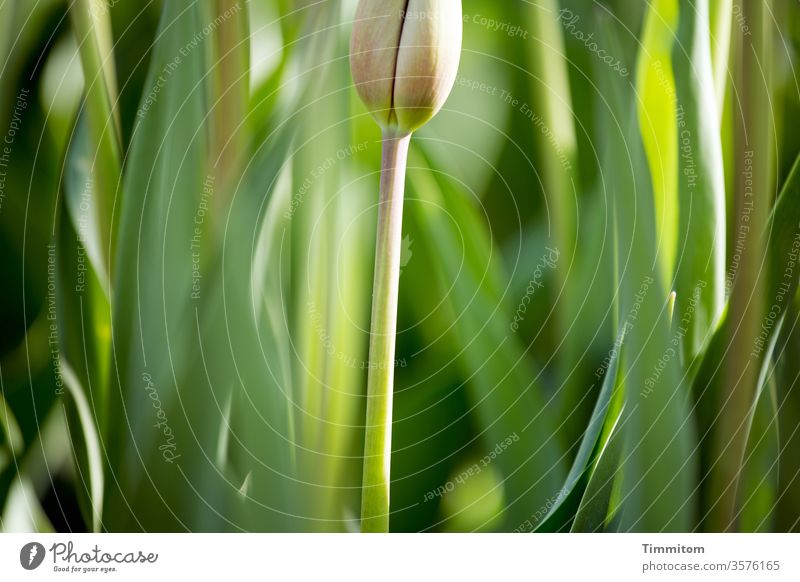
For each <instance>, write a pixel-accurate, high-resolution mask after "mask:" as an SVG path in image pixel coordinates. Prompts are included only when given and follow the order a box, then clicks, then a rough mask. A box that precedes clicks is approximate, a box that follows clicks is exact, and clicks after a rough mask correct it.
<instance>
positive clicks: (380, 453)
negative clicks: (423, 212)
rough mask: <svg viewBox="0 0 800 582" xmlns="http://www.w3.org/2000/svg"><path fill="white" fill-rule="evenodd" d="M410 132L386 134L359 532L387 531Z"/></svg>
mask: <svg viewBox="0 0 800 582" xmlns="http://www.w3.org/2000/svg"><path fill="white" fill-rule="evenodd" d="M410 141H411V134H410V133H408V134H405V135H399V136H398V135H395V134H393V133H389V132H384V134H383V148H382V149H383V157H382V161H381V192H380V206H379V209H378V232H377V246H376V250H375V279H374V283H373V288H372V320H371V324H370V340H369V375H368V379H367V421H366V434H365V437H364V479H363V484H362V488H361V531H362V532H388V531H389V482H390V465H391V454H392V395H393V388H394V349H395V332H396V330H397V295H398V285H399V282H400V254H401V253H400V251H401V245H402V239H403V237H402V228H403V192H404V189H405V174H406V161H407V158H408V145H409V142H410Z"/></svg>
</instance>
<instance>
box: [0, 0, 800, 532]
mask: <svg viewBox="0 0 800 582" xmlns="http://www.w3.org/2000/svg"><path fill="white" fill-rule="evenodd" d="M462 5H463V11H464V15H465V18H464V50H463V55H462V62H461V66H460V71H459V77H458V80H457V82H456V86H455V88H454V90H453V92H452V95H451V97H450V99H449V101H448V102H447V104H446V106H445V108H444V110H443V111H442V112H441V113H440V114H439V115H438V116H437V118H436V119H435V120H434V121H433V122H431V123H429V124H428V125H427V126H426V127H425V128H424V129H422V130H421V131H419V132H418V133H417V134H415V136H414V139H413V143H412V151H411V155H410V159H409V170H408V187H407V203H406V214H405V223H404V231H405V233H406V248H405V249H404V267H403V271H402V274H401V282H400V307H399V324H398V330H399V333H398V338H397V341H398V348H397V360H398V361H397V366H396V368H395V375H396V381H395V386H396V388H395V399H394V434H393V455H392V487H391V504H392V514H391V529H392V531H476V530H481V531H533V530H538V531H566V530H570V529H571V530H575V531H631V530H632V531H703V530H710V531H717V530H741V531H790V530H797V529H798V528H799V527H800V521H799V520H800V481H798V472H800V435H798V434H797V429H798V427H800V393H798V391H797V390H796V389H795V388H796V385H797V379H798V374H799V373H800V370H798V362H800V336H799V332H798V329H797V326H796V323H797V320H798V309H799V308H800V300H799V299H798V297H797V281H798V273H797V271H796V261H797V249H798V247H797V246H796V245H797V243H796V240H798V239H797V238H796V237H797V236H798V234H800V176H799V175H797V172H795V173H792V168H793V166H794V163H795V159H796V157H797V154H798V152H799V151H800V134H798V132H797V131H796V123H797V120H798V115H799V114H800V85H798V78H797V72H798V67H797V49H798V43H800V8H798V5H797V3H795V2H791V1H789V0H764V1H763V2H762V1H761V0H759V1H758V2H746V3H739V2H737V1H736V0H733V1H732V0H695V1H693V2H690V1H688V0H687V1H683V0H681V1H679V0H652V1H649V2H648V1H645V0H635V1H631V0H608V1H603V2H601V1H599V0H598V1H594V0H561V2H559V1H557V0H536V1H532V2H528V1H523V0H515V1H508V2H480V1H478V0H464V1H463V3H462ZM354 9H355V3H354V2H353V1H351V0H346V1H336V0H319V1H311V0H303V1H295V2H292V1H289V0H250V1H249V2H246V1H245V0H238V1H236V0H216V1H213V0H187V1H185V2H174V1H171V0H165V1H163V2H159V1H150V2H134V1H132V0H118V1H113V2H112V1H108V0H105V1H98V0H5V1H3V2H2V3H0V26H2V28H3V30H2V34H1V35H0V63H2V69H0V77H1V78H2V84H1V85H0V103H1V104H2V105H1V106H0V133H2V135H3V136H4V140H5V141H4V143H3V144H2V145H0V148H2V147H5V148H6V149H5V150H2V149H0V155H3V154H5V156H4V157H3V158H2V160H0V162H1V163H2V165H0V171H2V172H3V175H2V178H3V180H4V181H2V182H0V188H2V190H0V194H1V195H0V224H1V226H0V244H2V257H3V260H2V261H0V269H1V270H2V285H0V312H1V313H2V322H3V323H2V327H0V382H1V385H0V388H2V400H0V428H2V431H0V516H2V517H1V518H0V526H2V530H4V531H50V530H57V531H65V530H71V531H82V530H107V531H142V530H144V531H185V530H191V531H228V530H231V531H240V530H258V531H357V530H358V508H359V499H360V484H361V459H360V457H361V454H362V452H363V433H364V430H363V424H364V420H363V419H364V410H365V401H364V393H365V383H366V372H367V367H368V366H369V362H368V361H367V342H368V332H367V330H368V329H369V309H370V302H371V283H372V268H373V267H372V265H373V258H374V257H373V255H374V238H375V222H376V215H377V213H376V203H377V193H378V179H379V176H378V168H379V167H380V133H379V129H378V127H377V125H376V124H375V123H374V122H373V121H372V120H371V119H370V117H369V115H368V114H367V113H366V112H365V110H364V109H363V107H362V105H361V104H360V102H359V101H358V99H357V97H356V95H355V92H354V89H353V86H352V81H351V79H350V74H349V64H348V40H349V33H350V28H351V21H352V15H353V13H354ZM601 52H602V54H601ZM604 58H606V60H603V59H604ZM748 185H749V186H748ZM748 187H749V190H748ZM748 192H749V194H748ZM744 217H747V218H744ZM743 226H746V227H747V228H742V227H743ZM673 291H674V292H675V296H673V297H672V298H671V297H670V293H671V292H673ZM756 346H761V349H756Z"/></svg>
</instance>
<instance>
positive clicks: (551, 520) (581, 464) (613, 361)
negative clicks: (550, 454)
mask: <svg viewBox="0 0 800 582" xmlns="http://www.w3.org/2000/svg"><path fill="white" fill-rule="evenodd" d="M624 341H625V329H623V330H622V331H621V332H620V334H619V336H618V338H617V341H616V342H615V344H614V347H613V349H612V350H611V351H610V353H609V354H608V360H607V362H608V363H607V365H605V366H604V367H605V371H604V375H603V385H602V388H601V390H600V394H599V396H598V398H597V403H596V404H595V408H594V411H593V412H592V418H591V419H590V421H589V424H588V425H587V427H586V431H585V432H584V434H583V438H582V440H581V445H580V448H579V449H578V454H577V455H576V456H575V461H574V462H573V463H572V469H570V472H569V475H567V480H566V482H565V484H564V487H563V488H562V489H561V491H560V493H559V496H558V499H557V500H556V502H555V503H554V504H553V507H552V509H550V510H549V511H548V513H547V517H546V518H545V519H544V521H542V523H541V524H540V525H539V526H537V527H536V531H539V532H550V531H563V530H565V529H566V528H569V527H570V525H571V524H572V520H573V519H574V518H576V513H578V514H579V515H582V514H581V512H579V511H578V509H579V506H580V507H583V506H584V504H585V503H586V501H585V500H586V495H587V494H588V493H585V492H586V491H587V490H586V486H587V484H588V483H590V478H591V481H595V480H597V479H598V477H596V476H595V475H596V474H597V469H595V468H594V467H596V465H597V464H598V463H599V462H602V463H603V464H604V466H605V464H607V463H606V461H605V459H606V457H605V456H604V451H605V449H606V448H607V444H608V443H607V440H608V439H607V438H606V439H604V438H601V437H602V436H603V433H604V432H607V431H605V430H604V427H608V426H609V424H611V425H613V426H616V424H617V420H618V417H619V414H620V410H619V404H620V403H618V404H617V406H612V398H616V400H620V399H619V397H618V394H619V393H621V391H620V390H619V389H618V382H619V369H620V366H619V360H620V355H621V352H622V349H623V344H624ZM615 395H617V396H616V397H615ZM598 459H603V460H602V461H598ZM611 464H612V465H616V461H613V462H612V463H611ZM590 499H591V501H590V502H591V503H592V504H594V500H593V499H592V498H590ZM603 517H604V518H605V514H604V516H603ZM582 519H583V517H582ZM534 525H535V524H534ZM571 527H572V528H573V529H575V528H576V526H575V525H572V526H571ZM580 527H582V526H579V527H578V529H580Z"/></svg>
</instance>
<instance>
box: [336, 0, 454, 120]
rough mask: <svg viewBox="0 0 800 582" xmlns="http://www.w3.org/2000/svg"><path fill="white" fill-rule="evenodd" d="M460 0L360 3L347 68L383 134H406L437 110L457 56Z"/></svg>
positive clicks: (364, 0)
mask: <svg viewBox="0 0 800 582" xmlns="http://www.w3.org/2000/svg"><path fill="white" fill-rule="evenodd" d="M461 23H462V19H461V2H460V0H361V2H359V4H358V10H357V12H356V18H355V21H354V23H353V36H352V40H351V44H350V66H351V69H352V72H353V80H354V81H355V84H356V88H357V90H358V94H359V95H360V96H361V99H362V100H363V101H364V103H365V104H366V106H367V108H368V109H369V110H370V112H371V113H372V115H373V116H374V117H375V119H376V120H377V122H378V124H379V125H380V126H381V128H383V129H384V131H389V132H394V133H397V134H400V135H402V134H405V133H410V132H412V131H414V130H415V129H417V128H419V127H420V126H422V125H424V124H425V123H427V122H428V121H429V120H430V119H431V118H432V117H433V116H434V115H436V113H437V112H438V111H439V109H441V107H442V105H444V102H445V101H446V100H447V96H448V95H449V94H450V90H451V89H452V88H453V83H454V82H455V79H456V72H457V71H458V62H459V59H460V55H461Z"/></svg>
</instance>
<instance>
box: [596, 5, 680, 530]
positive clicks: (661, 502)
mask: <svg viewBox="0 0 800 582" xmlns="http://www.w3.org/2000/svg"><path fill="white" fill-rule="evenodd" d="M599 26H600V28H601V30H602V31H603V35H602V37H601V38H602V41H603V43H605V45H606V46H608V47H609V48H608V50H609V51H610V52H614V53H615V54H620V50H621V49H620V48H619V46H618V44H617V43H616V41H615V36H614V35H613V30H614V28H613V25H612V24H611V22H610V21H609V20H608V19H601V21H600V22H599ZM596 66H597V67H598V69H599V70H598V75H599V77H600V78H601V79H602V82H601V85H600V86H601V89H602V94H603V95H604V97H605V99H606V107H607V108H608V110H607V112H606V114H605V115H604V116H603V117H602V119H603V125H602V127H603V135H604V137H605V141H604V147H603V151H604V152H605V157H604V160H603V175H604V179H605V184H606V187H607V189H608V195H609V196H610V197H611V199H612V200H613V205H614V212H615V228H616V233H617V269H618V273H619V275H618V277H619V311H618V313H619V317H620V323H619V325H620V327H621V328H624V327H628V331H627V333H626V336H627V348H626V353H625V361H624V367H623V370H622V375H623V380H622V382H623V384H624V386H625V406H624V415H623V418H622V422H621V426H622V427H624V433H625V451H626V455H625V457H624V459H623V462H622V474H623V479H622V485H621V490H620V495H621V504H622V508H621V514H620V522H619V526H620V528H621V529H622V530H623V531H687V530H688V529H691V527H692V525H693V519H694V518H693V515H694V494H693V491H694V489H695V484H696V466H695V465H696V459H695V456H694V452H693V451H694V450H695V443H694V441H695V436H694V426H693V421H692V418H691V415H690V411H689V407H688V385H687V383H686V382H685V381H684V378H683V374H684V371H683V370H682V368H681V365H680V357H679V350H680V337H679V335H677V334H675V333H671V329H670V327H671V326H670V319H669V313H668V309H667V297H668V291H667V288H666V286H665V284H664V281H663V278H662V277H661V273H660V272H659V269H658V264H659V260H660V249H659V246H658V244H657V241H656V240H655V236H654V235H655V233H656V232H657V229H656V228H655V205H654V199H653V193H652V182H651V179H650V173H649V171H648V166H647V161H646V157H645V154H644V147H643V145H642V141H641V134H640V131H639V127H638V123H637V115H636V108H635V107H634V94H633V87H632V86H631V84H630V82H629V81H628V80H626V79H624V78H622V77H620V76H619V75H617V74H616V73H614V72H613V71H612V70H611V69H610V67H607V66H606V65H605V63H603V62H598V63H597V65H596Z"/></svg>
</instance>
